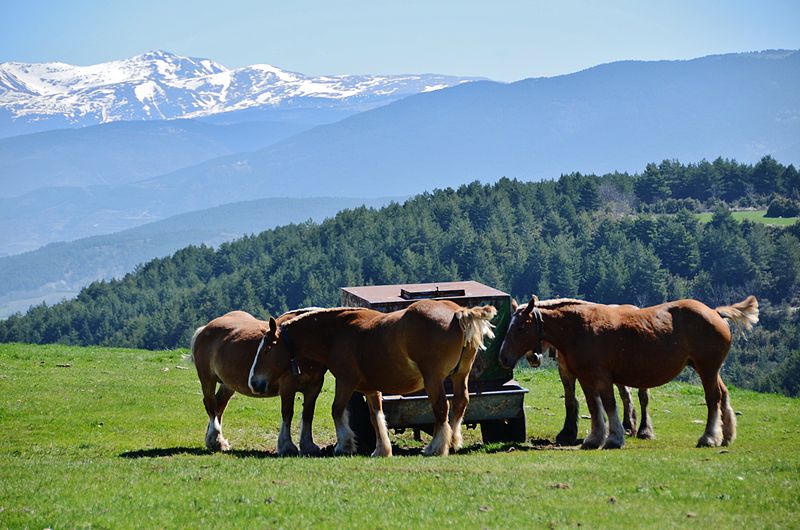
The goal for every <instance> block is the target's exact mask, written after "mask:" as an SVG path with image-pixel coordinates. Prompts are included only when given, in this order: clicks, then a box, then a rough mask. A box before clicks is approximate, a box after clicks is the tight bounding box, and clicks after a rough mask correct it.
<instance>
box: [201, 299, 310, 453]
mask: <svg viewBox="0 0 800 530" xmlns="http://www.w3.org/2000/svg"><path fill="white" fill-rule="evenodd" d="M311 309H312V308H309V309H298V310H295V311H289V312H287V313H284V314H283V315H281V316H280V317H278V319H277V321H276V320H274V319H272V318H270V321H269V322H265V321H263V320H258V319H256V318H255V317H254V316H252V315H251V314H249V313H246V312H244V311H231V312H230V313H226V314H225V315H223V316H221V317H218V318H215V319H214V320H212V321H210V322H209V323H208V324H206V325H205V326H201V327H199V328H197V331H195V333H194V336H192V342H191V350H192V361H193V362H194V364H195V367H196V368H197V375H198V377H199V378H200V386H201V387H202V390H203V405H205V409H206V412H207V413H208V429H207V430H206V447H207V448H208V449H209V450H211V451H227V450H229V449H230V443H228V440H226V439H225V438H224V437H223V436H222V414H223V413H224V412H225V407H227V405H228V401H230V399H231V397H233V394H234V393H236V392H239V393H240V394H244V395H245V396H249V397H274V396H277V395H280V397H281V415H282V422H281V429H280V434H279V435H278V454H279V455H280V456H294V455H297V454H304V455H313V454H317V453H319V451H320V448H319V447H318V446H317V445H316V444H315V443H314V440H313V437H312V433H311V422H312V420H313V418H314V406H315V404H316V401H317V397H318V396H319V393H320V390H321V389H322V384H323V382H324V378H325V368H324V367H323V366H322V365H320V364H318V363H315V362H314V361H311V360H303V361H302V362H301V363H300V365H299V368H300V369H301V370H302V375H300V376H294V375H293V374H291V373H287V374H284V375H283V377H279V378H276V379H275V380H273V381H272V382H271V384H270V385H269V387H268V388H263V389H260V391H259V392H254V391H253V389H252V388H251V387H250V386H249V378H250V376H251V373H250V368H251V366H253V363H254V362H255V361H256V360H257V359H258V357H259V356H260V355H263V351H264V349H265V348H267V347H269V344H267V343H266V341H267V336H268V334H269V332H270V324H272V325H273V326H277V325H279V324H281V323H283V322H286V321H288V320H291V319H292V318H295V317H297V316H298V315H301V314H303V313H305V312H308V311H309V310H311ZM274 331H275V328H274V327H273V328H272V332H273V335H274ZM217 384H219V390H217ZM297 392H301V393H303V397H304V401H303V415H302V423H301V426H300V449H299V450H298V448H297V446H296V445H295V444H294V442H293V441H292V434H291V425H292V417H293V415H294V397H295V394H296V393H297Z"/></svg>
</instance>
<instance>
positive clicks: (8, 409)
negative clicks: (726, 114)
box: [0, 344, 800, 528]
mask: <svg viewBox="0 0 800 530" xmlns="http://www.w3.org/2000/svg"><path fill="white" fill-rule="evenodd" d="M183 353H185V352H172V351H166V352H149V351H136V350H119V349H107V348H72V347H65V346H31V345H16V344H11V345H9V344H6V345H0V395H2V396H3V397H2V400H1V401H0V425H2V426H3V433H4V435H3V444H2V446H0V527H4V528H5V527H8V528H48V527H49V528H151V527H159V528H162V527H166V528H200V527H205V528H252V527H266V528H306V527H315V528H425V527H431V528H433V527H437V528H442V527H466V528H539V527H546V528H550V527H553V528H575V527H578V526H580V527H584V528H587V527H588V528H609V527H651V528H665V527H697V528H735V527H738V528H777V527H780V528H787V527H800V478H798V477H800V458H798V455H799V453H798V443H799V442H800V401H798V400H797V399H790V398H785V397H781V396H775V395H765V394H757V393H754V392H748V391H744V390H738V389H733V390H732V399H733V405H734V408H735V409H736V410H737V412H739V413H740V416H739V418H738V420H739V438H738V440H737V441H736V443H735V444H734V445H733V446H732V447H730V448H725V449H722V448H716V449H695V448H694V443H695V441H696V439H697V437H698V436H699V435H700V434H701V432H702V429H703V425H702V424H701V423H702V421H703V420H704V418H705V406H704V404H703V395H702V391H701V389H700V388H699V387H695V386H691V385H686V384H677V383H672V384H669V385H667V386H664V387H661V388H658V389H655V390H653V392H652V395H653V397H652V401H651V403H652V411H653V420H654V424H655V429H656V435H657V437H658V439H657V440H655V441H640V440H629V441H628V443H627V445H626V447H625V448H624V449H622V450H620V451H580V450H577V449H558V448H554V447H552V446H550V445H547V444H542V443H541V442H536V443H534V444H531V443H528V444H522V445H517V446H508V445H493V446H489V447H488V448H487V447H482V446H480V445H479V444H478V442H479V440H480V435H479V433H478V432H476V431H474V430H473V431H468V432H467V434H466V436H465V438H466V443H467V447H466V449H465V450H462V452H461V454H457V455H453V456H450V457H447V458H424V457H422V456H417V455H413V456H398V457H394V458H391V459H381V460H377V459H370V458H367V457H349V458H291V459H280V458H275V457H274V456H275V455H274V450H275V445H276V441H277V426H278V418H279V410H278V408H279V406H278V405H279V403H278V400H277V399H268V400H256V399H249V398H245V397H242V396H236V397H235V398H234V399H233V401H232V402H231V404H230V406H229V408H228V412H227V413H226V415H225V421H224V423H223V431H224V432H225V435H226V437H227V438H228V439H229V440H230V442H231V444H232V445H233V446H234V450H233V451H232V452H231V453H228V454H210V453H206V452H205V451H204V450H203V436H204V433H205V428H206V422H207V419H206V416H205V412H204V411H203V408H202V404H201V396H200V388H199V384H198V382H197V376H196V374H195V372H194V368H193V367H191V366H190V365H187V364H186V363H185V362H184V361H183V360H182V354H183ZM517 376H518V377H517V379H518V380H519V381H521V382H522V383H523V384H524V385H525V386H526V387H528V388H529V389H530V391H531V392H530V394H528V395H527V397H526V412H527V416H528V436H529V438H532V439H534V440H539V439H544V438H548V439H551V440H552V439H553V438H554V436H555V433H556V432H557V431H558V429H559V427H560V425H561V421H562V419H563V415H562V414H563V412H562V411H563V406H562V403H561V400H560V396H561V395H562V393H561V389H560V384H559V381H558V376H557V374H556V373H555V372H554V371H552V370H523V371H519V372H518V373H517ZM332 391H333V384H332V380H329V381H328V382H327V384H326V387H325V389H324V390H323V394H322V396H321V397H320V403H319V406H318V409H317V411H318V414H317V419H316V423H315V436H316V439H317V442H318V443H320V444H330V443H332V442H333V441H334V433H333V425H332V422H331V420H330V414H329V407H330V402H331V399H332ZM298 405H299V402H298ZM585 410H586V407H585V406H583V407H582V412H585ZM297 415H299V406H298V411H297ZM588 423H589V422H588V420H585V419H584V420H581V430H582V432H585V430H586V428H587V427H588ZM395 443H396V444H398V445H399V446H402V447H406V448H409V450H408V451H403V452H404V453H412V452H414V449H416V448H417V447H419V444H418V443H416V442H414V441H413V440H411V439H410V437H409V435H408V434H405V435H403V436H402V437H401V438H399V439H395Z"/></svg>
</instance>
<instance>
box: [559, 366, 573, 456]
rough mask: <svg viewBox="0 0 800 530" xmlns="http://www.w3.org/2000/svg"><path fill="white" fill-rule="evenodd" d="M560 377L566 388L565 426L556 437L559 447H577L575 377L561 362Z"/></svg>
mask: <svg viewBox="0 0 800 530" xmlns="http://www.w3.org/2000/svg"><path fill="white" fill-rule="evenodd" d="M558 376H559V377H560V378H561V384H562V385H563V387H564V410H565V415H564V426H563V427H562V428H561V432H559V433H558V434H557V435H556V444H557V445H575V444H577V443H578V400H577V399H576V398H575V376H574V375H573V374H572V372H570V371H569V370H568V369H567V367H566V366H565V365H564V364H563V362H561V361H560V360H559V363H558Z"/></svg>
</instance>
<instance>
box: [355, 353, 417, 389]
mask: <svg viewBox="0 0 800 530" xmlns="http://www.w3.org/2000/svg"><path fill="white" fill-rule="evenodd" d="M362 372H363V380H362V382H361V384H360V385H359V388H358V390H359V391H362V392H363V391H367V392H375V391H378V392H383V393H384V394H408V393H411V392H415V391H417V390H421V389H422V388H424V386H425V383H424V381H423V379H422V374H421V373H420V372H419V369H418V368H417V366H416V364H415V363H414V362H413V361H411V360H407V361H405V362H403V361H401V360H397V361H394V360H389V359H384V360H383V362H381V363H369V365H368V366H365V367H364V369H363V370H362Z"/></svg>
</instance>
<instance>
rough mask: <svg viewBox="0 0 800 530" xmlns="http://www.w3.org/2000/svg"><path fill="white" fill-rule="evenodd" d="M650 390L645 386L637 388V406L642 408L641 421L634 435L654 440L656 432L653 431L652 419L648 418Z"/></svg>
mask: <svg viewBox="0 0 800 530" xmlns="http://www.w3.org/2000/svg"><path fill="white" fill-rule="evenodd" d="M649 404H650V390H648V389H647V388H640V389H639V406H640V407H641V408H642V423H641V424H640V425H639V430H638V431H637V432H636V437H637V438H641V439H642V440H655V439H656V434H655V433H654V432H653V420H652V419H651V418H650V409H649V408H648V405H649Z"/></svg>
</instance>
